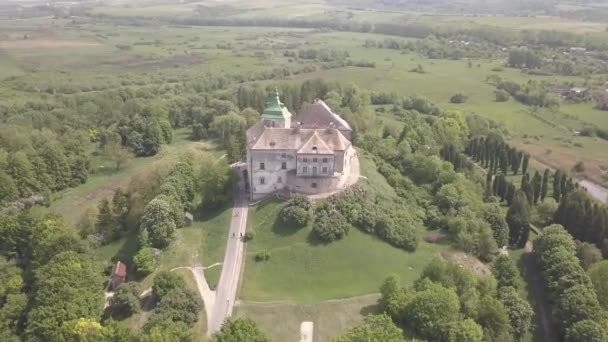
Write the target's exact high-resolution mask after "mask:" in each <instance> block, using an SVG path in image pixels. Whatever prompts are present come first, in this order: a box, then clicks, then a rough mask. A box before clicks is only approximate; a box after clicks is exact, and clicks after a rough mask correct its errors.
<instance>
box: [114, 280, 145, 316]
mask: <svg viewBox="0 0 608 342" xmlns="http://www.w3.org/2000/svg"><path fill="white" fill-rule="evenodd" d="M139 290H140V289H139V284H138V283H136V282H128V283H124V284H122V285H120V286H119V287H118V290H116V293H115V294H114V296H113V297H112V298H111V299H110V306H109V308H108V312H109V313H110V315H111V316H112V317H113V318H115V319H124V318H127V317H129V316H131V315H132V314H134V313H138V312H140V311H141V303H140V301H139Z"/></svg>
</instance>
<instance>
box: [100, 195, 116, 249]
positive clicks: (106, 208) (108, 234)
mask: <svg viewBox="0 0 608 342" xmlns="http://www.w3.org/2000/svg"><path fill="white" fill-rule="evenodd" d="M115 223H116V222H115V221H114V214H113V213H112V208H111V207H110V201H108V199H107V198H103V199H102V200H101V201H100V202H99V206H98V207H97V223H96V224H95V229H96V231H97V233H99V234H101V235H102V236H103V239H104V242H109V241H112V240H113V238H114V236H115V232H114V230H115V228H116V227H115V226H116V224H115Z"/></svg>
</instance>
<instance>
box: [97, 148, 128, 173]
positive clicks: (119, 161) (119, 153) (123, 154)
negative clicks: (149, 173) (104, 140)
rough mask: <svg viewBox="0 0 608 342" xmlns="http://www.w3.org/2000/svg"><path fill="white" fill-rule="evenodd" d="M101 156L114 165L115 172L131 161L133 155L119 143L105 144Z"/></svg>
mask: <svg viewBox="0 0 608 342" xmlns="http://www.w3.org/2000/svg"><path fill="white" fill-rule="evenodd" d="M103 154H104V156H105V157H106V158H108V159H109V160H111V161H112V163H114V169H115V170H116V171H118V170H120V169H121V168H122V167H124V166H126V165H127V164H128V163H129V162H130V161H131V159H133V153H132V152H131V151H130V150H129V149H128V148H127V147H125V146H122V145H121V144H120V142H111V143H109V144H106V145H105V146H104V148H103Z"/></svg>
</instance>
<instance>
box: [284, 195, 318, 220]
mask: <svg viewBox="0 0 608 342" xmlns="http://www.w3.org/2000/svg"><path fill="white" fill-rule="evenodd" d="M311 208H312V204H311V203H310V201H309V200H308V198H306V196H303V195H300V194H295V195H294V196H293V197H292V198H291V199H290V200H289V202H288V203H287V206H286V207H285V208H283V210H282V212H281V216H282V218H283V222H284V223H286V224H289V225H294V226H296V227H304V226H305V225H307V224H308V223H309V222H310V220H311Z"/></svg>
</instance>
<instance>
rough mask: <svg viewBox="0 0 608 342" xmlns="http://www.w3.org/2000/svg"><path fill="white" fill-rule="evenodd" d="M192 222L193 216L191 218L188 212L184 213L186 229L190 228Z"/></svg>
mask: <svg viewBox="0 0 608 342" xmlns="http://www.w3.org/2000/svg"><path fill="white" fill-rule="evenodd" d="M193 221H194V216H192V214H191V213H189V212H185V213H184V224H185V226H186V227H190V226H191V225H192V222H193Z"/></svg>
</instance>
